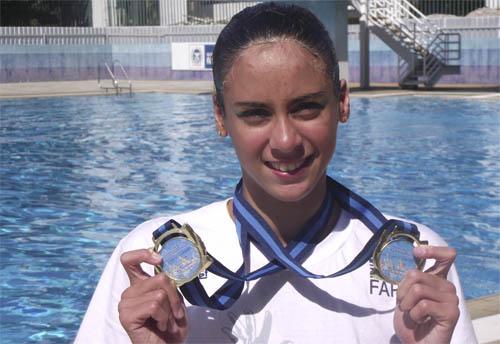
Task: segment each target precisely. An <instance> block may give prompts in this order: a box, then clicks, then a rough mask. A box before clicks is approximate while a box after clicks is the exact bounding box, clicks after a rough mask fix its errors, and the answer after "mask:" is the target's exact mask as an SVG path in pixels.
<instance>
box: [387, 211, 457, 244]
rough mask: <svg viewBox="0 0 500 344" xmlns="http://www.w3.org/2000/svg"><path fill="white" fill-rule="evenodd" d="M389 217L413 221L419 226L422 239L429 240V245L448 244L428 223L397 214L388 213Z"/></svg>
mask: <svg viewBox="0 0 500 344" xmlns="http://www.w3.org/2000/svg"><path fill="white" fill-rule="evenodd" d="M386 217H387V219H395V220H401V221H405V222H408V223H412V224H414V225H415V226H417V228H418V231H419V233H420V241H428V242H429V245H433V246H448V244H447V243H446V241H445V240H444V239H443V238H442V237H441V236H440V235H439V234H438V233H436V232H435V231H434V230H433V229H431V228H429V227H428V226H427V225H424V224H422V223H419V222H416V221H412V220H408V219H404V218H400V217H395V216H390V215H386Z"/></svg>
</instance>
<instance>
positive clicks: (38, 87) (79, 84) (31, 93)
mask: <svg viewBox="0 0 500 344" xmlns="http://www.w3.org/2000/svg"><path fill="white" fill-rule="evenodd" d="M103 86H108V87H109V86H111V84H110V82H109V81H108V84H107V85H103ZM123 86H127V84H126V83H124V84H123ZM212 90H213V83H212V81H173V80H164V81H154V80H134V81H132V91H133V92H165V93H190V94H203V93H211V92H212ZM499 90H500V88H499V87H498V86H497V87H493V86H481V85H466V86H460V85H442V86H439V87H436V88H435V89H433V90H431V91H425V90H419V91H412V90H401V89H399V88H398V86H397V85H396V84H373V85H372V87H371V89H370V90H367V91H366V90H360V89H359V85H358V84H352V85H351V94H352V96H353V97H358V96H361V97H386V96H399V95H416V96H428V95H439V96H446V97H467V98H498V97H500V94H499ZM123 92H128V90H123ZM108 93H109V94H114V90H109V91H108ZM102 94H106V91H105V90H103V89H101V88H99V86H98V84H97V81H96V80H83V81H49V82H22V83H5V84H0V99H8V98H32V97H60V96H75V95H102Z"/></svg>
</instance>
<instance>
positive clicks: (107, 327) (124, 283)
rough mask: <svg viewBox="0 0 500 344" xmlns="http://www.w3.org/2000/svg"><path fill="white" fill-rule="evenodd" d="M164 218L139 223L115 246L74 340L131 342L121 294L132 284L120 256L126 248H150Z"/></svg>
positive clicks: (79, 341) (81, 341)
mask: <svg viewBox="0 0 500 344" xmlns="http://www.w3.org/2000/svg"><path fill="white" fill-rule="evenodd" d="M163 220H164V219H162V218H159V219H154V220H150V221H147V222H145V223H143V224H141V225H139V226H138V227H137V228H135V229H134V230H133V231H132V232H130V233H129V234H128V235H127V236H126V237H125V238H123V239H122V240H121V241H120V242H119V244H118V245H117V246H116V248H115V250H114V251H113V254H112V255H111V257H110V258H109V261H108V263H107V264H106V267H105V268H104V271H103V273H102V275H101V278H100V280H99V283H98V284H97V287H96V289H95V291H94V295H93V296H92V299H91V301H90V304H89V307H88V309H87V312H86V313H85V316H84V318H83V321H82V323H81V325H80V329H79V330H78V333H77V336H76V339H75V343H78V344H80V343H82V344H83V343H85V344H87V343H97V344H99V343H130V339H129V337H128V335H127V333H126V332H125V330H124V329H123V327H122V325H121V323H120V320H119V316H118V303H119V302H120V299H121V294H122V293H123V291H124V290H125V289H126V288H128V287H129V285H130V281H129V279H128V276H127V273H126V272H125V269H124V268H123V266H122V265H121V263H120V256H121V255H122V253H124V252H127V251H131V250H136V249H143V248H149V247H151V246H152V241H151V233H152V232H153V230H154V229H156V228H158V227H159V226H160V225H161V224H162V223H163V222H164V221H163ZM142 268H143V270H144V271H145V272H147V273H149V274H152V273H153V267H152V266H149V265H146V264H144V265H143V266H142Z"/></svg>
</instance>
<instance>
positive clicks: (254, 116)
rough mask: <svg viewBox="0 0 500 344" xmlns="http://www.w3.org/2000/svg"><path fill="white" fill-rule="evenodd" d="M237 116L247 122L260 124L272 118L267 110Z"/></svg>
mask: <svg viewBox="0 0 500 344" xmlns="http://www.w3.org/2000/svg"><path fill="white" fill-rule="evenodd" d="M237 116H238V117H239V118H242V119H244V120H245V121H247V122H251V123H253V122H260V121H263V120H265V119H267V118H268V117H270V116H271V113H270V112H269V111H267V110H265V109H251V110H245V111H242V112H238V113H237Z"/></svg>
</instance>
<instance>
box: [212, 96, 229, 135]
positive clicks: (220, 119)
mask: <svg viewBox="0 0 500 344" xmlns="http://www.w3.org/2000/svg"><path fill="white" fill-rule="evenodd" d="M212 104H213V106H214V119H215V128H216V129H217V134H218V135H219V136H221V137H226V136H227V130H226V127H225V126H224V109H223V108H222V105H221V104H219V101H218V100H217V96H216V95H215V94H212Z"/></svg>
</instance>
